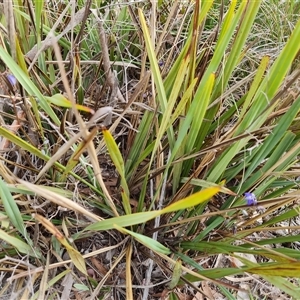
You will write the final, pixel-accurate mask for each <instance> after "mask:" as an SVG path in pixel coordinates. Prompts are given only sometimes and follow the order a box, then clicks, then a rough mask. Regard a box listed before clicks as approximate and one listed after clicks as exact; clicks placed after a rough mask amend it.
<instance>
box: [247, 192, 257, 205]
mask: <svg viewBox="0 0 300 300" xmlns="http://www.w3.org/2000/svg"><path fill="white" fill-rule="evenodd" d="M244 196H245V199H246V201H247V205H249V206H252V205H256V204H257V199H256V197H255V195H254V194H253V193H245V194H244Z"/></svg>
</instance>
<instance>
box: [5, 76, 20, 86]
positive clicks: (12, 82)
mask: <svg viewBox="0 0 300 300" xmlns="http://www.w3.org/2000/svg"><path fill="white" fill-rule="evenodd" d="M6 78H7V79H8V81H9V82H10V84H11V85H15V84H17V79H16V77H15V76H14V75H12V74H8V75H6Z"/></svg>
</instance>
